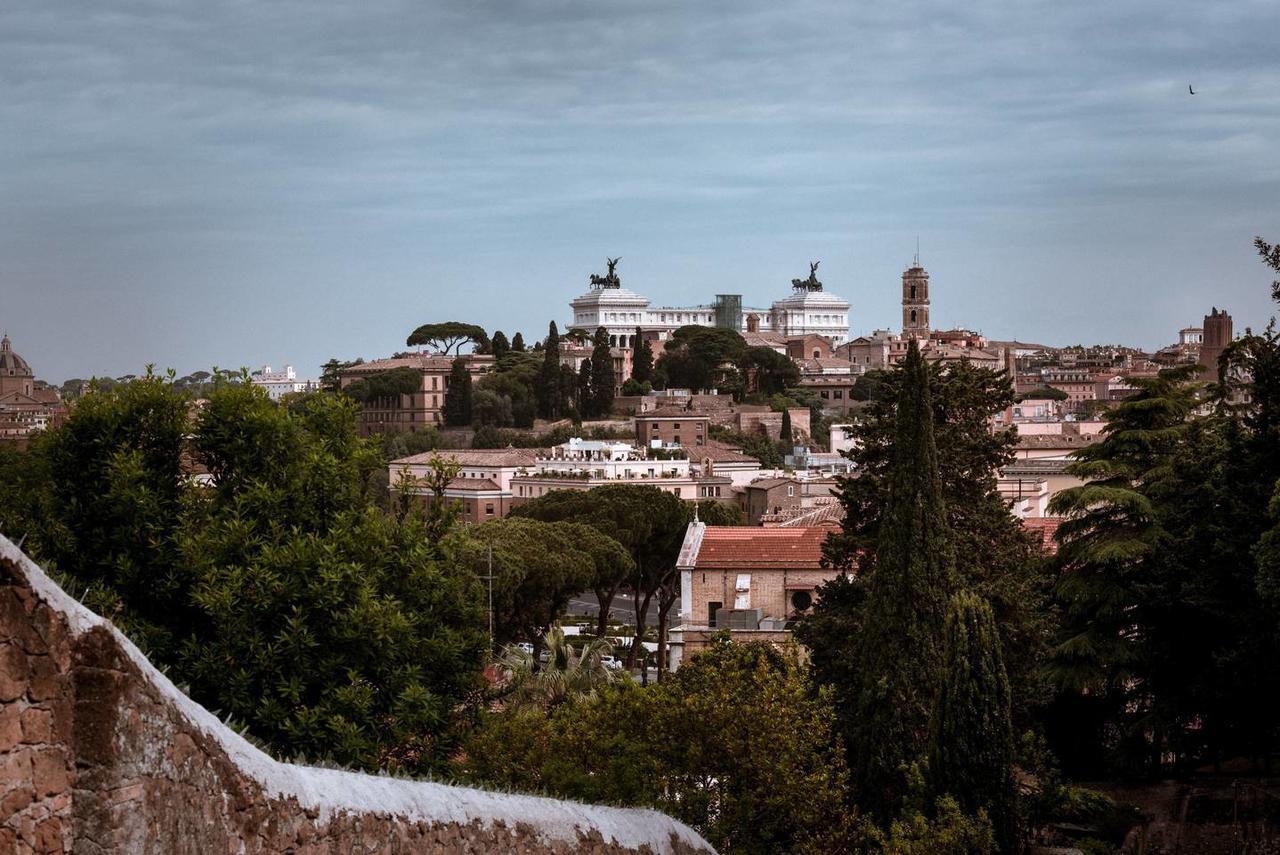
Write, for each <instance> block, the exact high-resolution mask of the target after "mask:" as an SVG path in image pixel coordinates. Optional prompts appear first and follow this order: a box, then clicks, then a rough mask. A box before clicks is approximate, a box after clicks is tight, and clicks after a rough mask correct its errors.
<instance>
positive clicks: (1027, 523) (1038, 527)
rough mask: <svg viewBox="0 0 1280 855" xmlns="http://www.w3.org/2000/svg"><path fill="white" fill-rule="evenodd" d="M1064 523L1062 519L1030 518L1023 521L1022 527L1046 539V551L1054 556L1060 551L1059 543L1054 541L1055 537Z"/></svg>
mask: <svg viewBox="0 0 1280 855" xmlns="http://www.w3.org/2000/svg"><path fill="white" fill-rule="evenodd" d="M1062 522H1063V518H1062V517H1028V518H1027V519H1024V520H1023V521H1022V527H1023V528H1025V529H1026V530H1027V531H1029V532H1033V533H1036V534H1039V535H1040V537H1041V538H1043V539H1044V549H1045V551H1046V552H1048V553H1050V554H1053V553H1055V552H1057V551H1058V541H1056V540H1054V539H1053V535H1054V533H1055V532H1057V530H1058V526H1060V525H1062Z"/></svg>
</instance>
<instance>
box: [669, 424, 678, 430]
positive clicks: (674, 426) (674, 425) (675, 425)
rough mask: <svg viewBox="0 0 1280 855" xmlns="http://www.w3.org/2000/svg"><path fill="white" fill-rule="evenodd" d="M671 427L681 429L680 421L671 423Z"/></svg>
mask: <svg viewBox="0 0 1280 855" xmlns="http://www.w3.org/2000/svg"><path fill="white" fill-rule="evenodd" d="M671 429H672V430H680V423H679V422H675V423H673V424H672V425H671Z"/></svg>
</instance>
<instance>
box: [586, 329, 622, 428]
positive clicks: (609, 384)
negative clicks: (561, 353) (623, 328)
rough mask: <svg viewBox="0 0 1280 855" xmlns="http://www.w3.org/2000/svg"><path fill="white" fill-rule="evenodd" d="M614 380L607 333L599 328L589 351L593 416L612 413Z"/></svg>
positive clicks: (611, 355) (611, 354)
mask: <svg viewBox="0 0 1280 855" xmlns="http://www.w3.org/2000/svg"><path fill="white" fill-rule="evenodd" d="M616 380H617V378H616V377H615V376H614V372H613V353H612V351H611V350H610V349H609V333H608V331H607V330H605V328H604V327H600V328H599V329H598V330H596V335H595V341H594V344H593V347H592V349H591V411H592V412H593V413H594V414H595V415H597V416H608V415H609V413H611V412H612V411H613V392H614V384H615V382H616Z"/></svg>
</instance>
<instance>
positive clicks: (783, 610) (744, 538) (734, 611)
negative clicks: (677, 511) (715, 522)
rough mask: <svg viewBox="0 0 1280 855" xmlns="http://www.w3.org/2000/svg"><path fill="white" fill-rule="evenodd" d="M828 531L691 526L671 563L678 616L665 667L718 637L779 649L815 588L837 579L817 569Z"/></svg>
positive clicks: (806, 608) (833, 572)
mask: <svg viewBox="0 0 1280 855" xmlns="http://www.w3.org/2000/svg"><path fill="white" fill-rule="evenodd" d="M828 531H829V529H828V528H826V527H813V528H803V527H777V528H750V527H741V526H708V525H706V524H705V523H701V522H692V523H690V524H689V528H688V530H687V531H686V532H685V538H684V543H683V544H682V545H681V547H680V554H679V557H678V558H677V560H676V570H677V572H679V573H680V616H679V619H678V622H677V624H676V625H675V626H674V627H673V628H672V629H671V630H670V631H669V632H668V634H667V640H668V650H669V656H670V663H669V664H670V667H671V668H672V670H674V669H676V668H678V667H679V666H680V663H681V662H682V661H685V660H687V659H689V658H690V657H692V656H696V655H697V654H698V653H700V652H701V651H703V650H705V649H706V648H707V647H708V646H709V645H710V643H711V640H712V639H713V638H714V636H715V635H716V633H718V632H721V631H724V630H727V631H728V632H729V634H730V636H731V637H732V638H733V640H734V641H768V642H771V643H774V644H783V643H785V642H786V641H788V640H789V639H790V637H791V631H790V629H789V628H788V625H789V623H790V621H792V620H794V619H795V618H797V617H799V616H801V615H803V614H806V613H808V612H809V610H810V609H812V608H813V603H814V601H815V600H816V595H815V593H814V592H815V589H816V588H817V587H818V586H819V585H821V584H823V583H824V582H827V581H829V580H831V579H832V578H834V577H835V576H836V575H838V572H839V571H836V570H832V569H829V568H825V567H823V566H822V543H823V541H824V540H825V539H826V536H827V532H828Z"/></svg>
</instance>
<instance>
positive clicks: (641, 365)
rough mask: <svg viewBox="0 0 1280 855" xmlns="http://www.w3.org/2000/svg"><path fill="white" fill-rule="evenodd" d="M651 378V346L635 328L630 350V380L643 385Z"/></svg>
mask: <svg viewBox="0 0 1280 855" xmlns="http://www.w3.org/2000/svg"><path fill="white" fill-rule="evenodd" d="M652 378H653V346H652V345H650V344H649V341H648V339H646V338H645V337H644V335H643V334H642V333H641V332H640V328H639V327H636V341H635V345H634V346H633V347H632V349H631V379H632V380H634V381H636V382H637V383H645V382H648V381H649V380H651V379H652Z"/></svg>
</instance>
